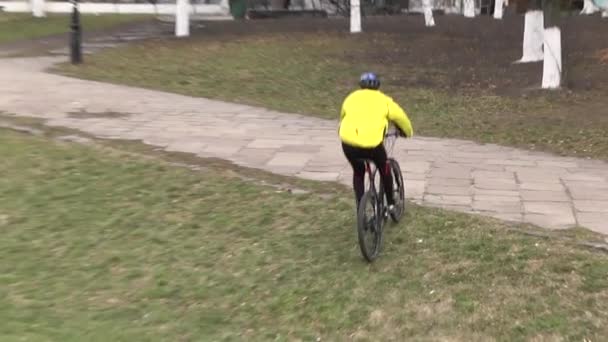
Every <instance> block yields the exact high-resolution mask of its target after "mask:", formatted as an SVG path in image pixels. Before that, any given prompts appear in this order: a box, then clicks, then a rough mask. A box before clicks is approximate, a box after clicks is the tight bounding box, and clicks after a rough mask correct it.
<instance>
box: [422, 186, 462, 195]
mask: <svg viewBox="0 0 608 342" xmlns="http://www.w3.org/2000/svg"><path fill="white" fill-rule="evenodd" d="M426 192H427V193H428V194H432V195H462V196H470V195H471V187H470V186H464V187H463V186H445V185H432V184H429V185H428V186H427V189H426Z"/></svg>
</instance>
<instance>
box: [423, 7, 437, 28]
mask: <svg viewBox="0 0 608 342" xmlns="http://www.w3.org/2000/svg"><path fill="white" fill-rule="evenodd" d="M422 8H423V9H424V24H425V25H426V26H427V27H433V26H435V19H434V18H433V6H431V0H422Z"/></svg>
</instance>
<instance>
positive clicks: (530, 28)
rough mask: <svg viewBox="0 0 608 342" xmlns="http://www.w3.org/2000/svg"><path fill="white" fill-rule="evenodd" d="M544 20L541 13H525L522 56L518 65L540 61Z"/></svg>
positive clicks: (541, 58) (541, 57)
mask: <svg viewBox="0 0 608 342" xmlns="http://www.w3.org/2000/svg"><path fill="white" fill-rule="evenodd" d="M544 26H545V20H544V16H543V12H542V11H529V12H526V19H525V26H524V44H523V54H522V57H521V59H520V60H519V61H518V62H519V63H527V62H538V61H542V60H543V57H544V54H543V30H544Z"/></svg>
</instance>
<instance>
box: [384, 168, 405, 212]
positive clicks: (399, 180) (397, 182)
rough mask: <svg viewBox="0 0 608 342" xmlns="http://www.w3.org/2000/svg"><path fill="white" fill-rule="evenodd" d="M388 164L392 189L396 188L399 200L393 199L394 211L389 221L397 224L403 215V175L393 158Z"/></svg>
mask: <svg viewBox="0 0 608 342" xmlns="http://www.w3.org/2000/svg"><path fill="white" fill-rule="evenodd" d="M388 163H389V165H390V168H391V174H392V176H393V188H395V186H396V189H397V191H398V193H399V194H398V196H399V198H398V199H397V198H395V200H396V201H395V211H394V212H392V213H391V219H392V220H393V222H395V223H397V222H399V220H401V217H402V216H403V213H405V182H404V181H403V174H402V173H401V167H400V166H399V163H398V162H397V161H396V160H395V159H393V158H389V159H388ZM394 194H395V191H393V196H394Z"/></svg>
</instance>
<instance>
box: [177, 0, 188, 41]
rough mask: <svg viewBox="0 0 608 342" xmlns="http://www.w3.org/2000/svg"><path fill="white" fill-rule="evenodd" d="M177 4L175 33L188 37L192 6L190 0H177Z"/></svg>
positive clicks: (178, 35)
mask: <svg viewBox="0 0 608 342" xmlns="http://www.w3.org/2000/svg"><path fill="white" fill-rule="evenodd" d="M176 1H177V3H176V5H175V35H176V36H177V37H187V36H189V35H190V18H189V16H190V6H189V3H188V2H189V1H188V0H176Z"/></svg>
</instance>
